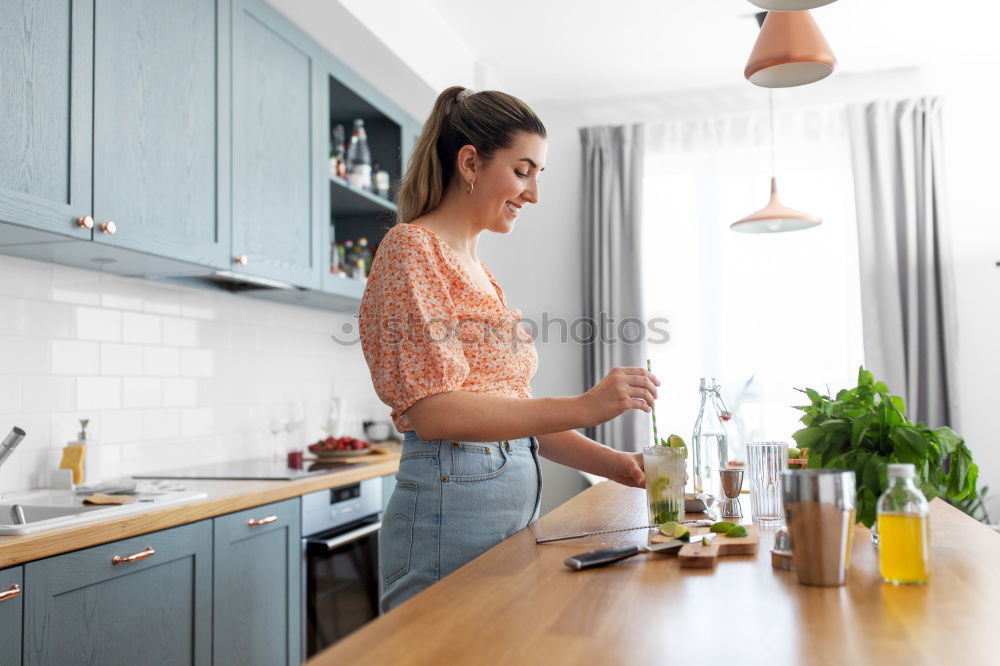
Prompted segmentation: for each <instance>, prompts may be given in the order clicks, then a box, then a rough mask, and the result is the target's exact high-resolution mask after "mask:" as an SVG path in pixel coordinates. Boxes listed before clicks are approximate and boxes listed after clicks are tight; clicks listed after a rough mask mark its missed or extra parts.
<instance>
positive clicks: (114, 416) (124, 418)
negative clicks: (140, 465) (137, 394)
mask: <svg viewBox="0 0 1000 666" xmlns="http://www.w3.org/2000/svg"><path fill="white" fill-rule="evenodd" d="M100 421H101V425H102V426H103V427H102V429H101V438H102V439H103V441H104V442H105V443H119V444H122V443H124V444H131V443H135V442H138V441H140V440H142V412H141V411H139V410H130V409H122V410H114V411H107V412H103V413H102V414H101V417H100Z"/></svg>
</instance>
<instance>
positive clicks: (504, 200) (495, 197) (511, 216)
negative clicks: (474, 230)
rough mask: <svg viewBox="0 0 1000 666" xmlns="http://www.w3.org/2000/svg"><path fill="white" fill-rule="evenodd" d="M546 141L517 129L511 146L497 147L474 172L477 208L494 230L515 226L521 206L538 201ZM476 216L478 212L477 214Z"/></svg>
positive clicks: (499, 231) (484, 220)
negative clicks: (500, 148)
mask: <svg viewBox="0 0 1000 666" xmlns="http://www.w3.org/2000/svg"><path fill="white" fill-rule="evenodd" d="M547 151H548V142H547V141H546V140H545V139H544V138H542V137H540V136H538V135H537V134H528V133H527V132H517V133H516V134H515V135H514V141H513V143H511V146H510V148H505V149H503V150H498V151H497V152H496V153H495V154H494V156H493V159H491V160H490V161H489V162H488V163H486V164H485V165H482V166H481V168H480V169H479V170H478V171H479V172H478V173H477V174H476V179H475V187H474V188H473V192H472V195H471V196H473V197H475V203H476V209H477V211H481V215H482V220H481V222H482V223H484V225H485V227H486V228H487V229H489V230H490V231H495V232H497V233H507V232H509V231H510V230H511V229H513V228H514V221H515V220H516V219H517V216H518V213H519V212H520V210H521V207H522V206H524V205H525V204H529V203H538V196H539V191H538V175H539V173H540V172H541V171H543V170H544V169H545V155H546V152H547ZM477 217H478V216H477Z"/></svg>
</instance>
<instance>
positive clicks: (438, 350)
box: [359, 227, 469, 424]
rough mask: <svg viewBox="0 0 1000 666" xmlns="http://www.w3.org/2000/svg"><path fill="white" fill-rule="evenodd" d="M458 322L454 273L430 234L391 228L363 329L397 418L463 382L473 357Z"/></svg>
mask: <svg viewBox="0 0 1000 666" xmlns="http://www.w3.org/2000/svg"><path fill="white" fill-rule="evenodd" d="M393 232H396V233H393ZM458 324H459V322H458V317H457V315H456V311H455V304H454V303H453V301H452V296H451V290H450V288H449V279H448V277H447V276H446V275H445V274H444V273H443V272H442V271H441V270H440V258H439V257H438V256H437V255H436V250H435V248H434V247H433V246H432V245H431V243H430V242H429V239H428V237H427V236H426V235H425V234H423V233H421V232H419V231H413V230H409V231H407V230H405V229H402V228H398V227H397V228H394V229H392V230H390V233H389V234H387V235H386V237H385V239H384V240H383V241H382V243H381V245H380V246H379V248H378V253H377V254H376V256H375V259H374V261H373V264H372V269H371V274H370V275H369V277H368V284H367V286H366V287H365V293H364V297H363V298H362V300H361V308H360V320H359V329H360V334H361V346H362V349H363V351H364V356H365V361H366V362H367V363H368V369H369V371H370V372H371V376H372V383H373V384H374V386H375V392H376V393H377V394H378V397H379V399H380V400H382V402H384V403H385V404H387V405H389V407H391V408H392V418H393V421H394V422H396V423H397V424H398V423H399V422H400V420H401V415H402V414H403V412H405V411H406V410H407V409H409V408H410V407H411V406H412V405H413V404H414V403H415V402H417V401H418V400H420V399H421V398H425V397H427V396H431V395H436V394H438V393H445V392H448V391H454V390H457V389H460V388H461V387H462V385H463V383H464V382H465V380H466V378H467V377H468V375H469V363H468V360H467V359H466V355H465V352H464V351H463V346H462V340H461V336H460V333H459V327H458Z"/></svg>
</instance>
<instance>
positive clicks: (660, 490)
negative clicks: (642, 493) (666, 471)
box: [649, 476, 670, 498]
mask: <svg viewBox="0 0 1000 666" xmlns="http://www.w3.org/2000/svg"><path fill="white" fill-rule="evenodd" d="M669 486H670V479H669V478H667V477H665V476H660V477H657V478H655V479H653V485H652V486H650V488H649V494H650V495H652V496H653V497H657V498H660V497H666V495H667V488H668V487H669Z"/></svg>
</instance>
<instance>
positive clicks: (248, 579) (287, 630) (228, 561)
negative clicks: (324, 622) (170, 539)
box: [213, 498, 302, 666]
mask: <svg viewBox="0 0 1000 666" xmlns="http://www.w3.org/2000/svg"><path fill="white" fill-rule="evenodd" d="M299 504H300V500H299V498H295V499H290V500H285V501H283V502H277V503H275V504H268V505H265V506H259V507H255V508H253V509H249V510H247V511H240V512H239V513H232V514H229V515H228V516H220V517H219V518H216V519H215V521H214V522H215V574H214V590H215V594H214V598H215V611H214V626H215V633H214V640H213V657H214V663H216V664H240V665H241V666H242V665H248V664H261V665H262V666H276V665H277V664H298V663H299V662H300V660H301V657H300V655H301V652H302V625H301V619H300V618H301V614H302V610H301V603H302V602H301V599H302V592H301V586H302V580H301V571H302V546H301V542H300V538H301V537H300V532H301V518H300V509H299Z"/></svg>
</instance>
